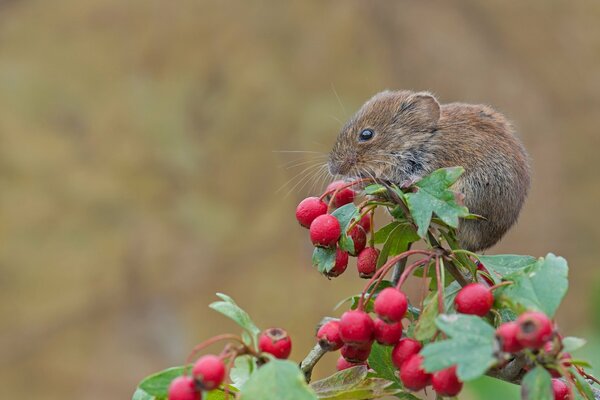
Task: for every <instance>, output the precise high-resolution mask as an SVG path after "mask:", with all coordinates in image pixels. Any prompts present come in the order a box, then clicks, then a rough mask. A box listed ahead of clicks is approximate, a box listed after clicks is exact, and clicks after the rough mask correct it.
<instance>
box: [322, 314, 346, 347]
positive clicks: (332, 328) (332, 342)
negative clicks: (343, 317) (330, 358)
mask: <svg viewBox="0 0 600 400" xmlns="http://www.w3.org/2000/svg"><path fill="white" fill-rule="evenodd" d="M317 340H318V341H319V345H320V346H321V348H322V349H323V350H326V351H335V350H339V349H341V348H342V346H343V345H344V342H343V341H342V337H341V336H340V322H339V321H329V322H327V323H326V324H323V325H322V326H321V327H320V328H319V331H318V332H317Z"/></svg>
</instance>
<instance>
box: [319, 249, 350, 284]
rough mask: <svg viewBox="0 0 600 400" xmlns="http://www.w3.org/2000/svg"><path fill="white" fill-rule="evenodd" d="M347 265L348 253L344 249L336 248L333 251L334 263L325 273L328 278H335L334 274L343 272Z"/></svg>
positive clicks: (337, 274) (338, 274)
mask: <svg viewBox="0 0 600 400" xmlns="http://www.w3.org/2000/svg"><path fill="white" fill-rule="evenodd" d="M347 267H348V253H346V252H345V251H344V250H342V249H340V248H337V249H336V251H335V264H334V266H333V268H331V270H330V271H329V272H327V273H326V274H325V275H327V276H328V277H330V278H335V277H336V276H340V275H341V274H343V273H344V271H345V270H346V268H347Z"/></svg>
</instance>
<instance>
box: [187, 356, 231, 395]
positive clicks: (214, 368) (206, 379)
mask: <svg viewBox="0 0 600 400" xmlns="http://www.w3.org/2000/svg"><path fill="white" fill-rule="evenodd" d="M192 376H193V377H194V379H196V381H197V382H198V384H199V386H200V387H201V388H202V389H204V390H213V389H216V388H218V387H219V386H220V385H221V383H223V379H225V364H224V363H223V361H222V360H221V359H220V358H219V357H217V356H213V355H208V356H204V357H201V358H200V359H198V361H196V363H194V367H193V368H192Z"/></svg>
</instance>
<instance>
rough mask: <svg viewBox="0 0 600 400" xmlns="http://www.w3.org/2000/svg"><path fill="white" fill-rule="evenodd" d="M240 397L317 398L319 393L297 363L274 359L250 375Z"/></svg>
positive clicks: (302, 399) (293, 399) (282, 399)
mask: <svg viewBox="0 0 600 400" xmlns="http://www.w3.org/2000/svg"><path fill="white" fill-rule="evenodd" d="M240 399H242V400H258V399H278V400H316V399H317V395H316V394H315V392H314V391H313V390H312V389H311V388H310V387H309V386H308V385H307V384H306V381H305V380H304V374H303V373H302V371H300V368H298V365H296V363H294V362H293V361H288V360H277V359H273V360H271V361H269V362H268V363H267V364H265V365H263V366H262V367H260V368H259V369H258V370H257V371H256V372H255V373H254V374H252V375H251V376H250V379H248V381H247V382H246V384H245V385H244V387H243V388H242V391H241V396H240Z"/></svg>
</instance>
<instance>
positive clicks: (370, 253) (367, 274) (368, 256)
mask: <svg viewBox="0 0 600 400" xmlns="http://www.w3.org/2000/svg"><path fill="white" fill-rule="evenodd" d="M378 257H379V249H376V248H375V247H367V248H366V249H364V250H363V251H361V252H360V253H359V254H358V258H357V260H356V268H357V269H358V275H359V276H360V277H361V278H372V277H373V275H374V274H375V271H376V270H377V258H378Z"/></svg>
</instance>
